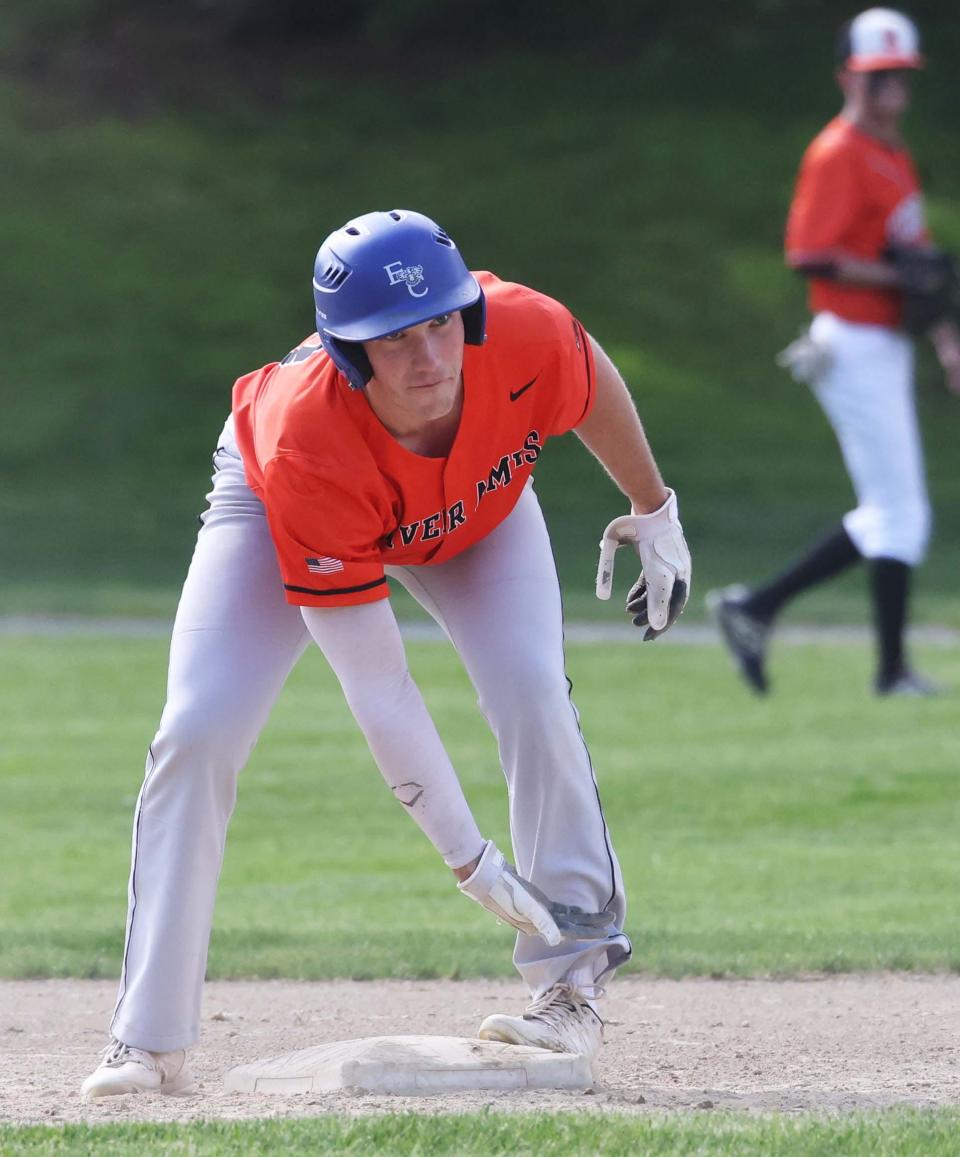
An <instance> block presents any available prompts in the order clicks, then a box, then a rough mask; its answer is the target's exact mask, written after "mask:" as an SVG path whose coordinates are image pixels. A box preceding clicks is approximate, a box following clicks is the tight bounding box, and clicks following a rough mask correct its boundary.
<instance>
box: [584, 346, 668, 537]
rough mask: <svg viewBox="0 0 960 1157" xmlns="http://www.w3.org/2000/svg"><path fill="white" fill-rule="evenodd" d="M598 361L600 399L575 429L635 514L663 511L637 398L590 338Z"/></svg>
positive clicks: (662, 490)
mask: <svg viewBox="0 0 960 1157" xmlns="http://www.w3.org/2000/svg"><path fill="white" fill-rule="evenodd" d="M590 342H591V345H592V347H593V354H594V361H595V365H596V391H597V392H596V399H595V401H594V405H593V409H592V410H591V411H590V414H589V416H588V417H587V418H585V419H584V421H582V422H581V423H580V425H579V426H577V427H576V430H575V431H574V432H575V433H576V435H577V437H578V438H579V439H580V441H581V442H582V443H583V444H584V446H586V447H587V449H588V450H589V451H590V452H591V453H592V454H593V455H594V457H596V458H597V459H598V460H599V462H600V463H601V465H602V466H603V467H604V469H605V470H606V471H607V473H608V474H609V475H610V477H611V478H612V479H613V481H614V482H615V483H616V484H617V486H619V488H620V489H621V490H622V491H623V493H624V494H625V495H626V496H627V498H629V499H630V505H631V507H632V509H633V512H634V513H635V514H647V513H649V512H650V511H652V510H657V509H659V508H660V507H661V506H662V505H663V504H664V502H665V501H666V500H667V490H666V487H665V486H664V485H663V479H662V478H661V477H660V471H659V470H658V469H657V464H656V462H655V461H654V457H653V453H652V452H651V450H650V445H649V443H648V442H647V437H646V434H645V433H644V431H643V425H642V424H641V422H640V418H639V416H638V414H637V408H636V406H635V405H634V402H633V398H632V397H631V396H630V392H629V390H628V389H627V387H626V385H625V384H624V381H623V378H622V377H621V376H620V373H619V371H618V370H617V368H616V366H615V365H614V364H613V362H612V361H611V360H610V359H609V358H608V357H607V355H606V354H605V353H604V351H603V350H602V349H601V347H600V345H599V344H598V343H597V342H596V341H595V340H594V339H593V338H590Z"/></svg>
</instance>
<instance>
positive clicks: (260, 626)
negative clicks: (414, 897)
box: [112, 421, 630, 1052]
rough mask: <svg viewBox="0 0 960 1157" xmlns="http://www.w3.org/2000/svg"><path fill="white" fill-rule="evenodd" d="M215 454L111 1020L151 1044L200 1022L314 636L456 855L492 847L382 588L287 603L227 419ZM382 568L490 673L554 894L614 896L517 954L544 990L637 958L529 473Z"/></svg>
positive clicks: (518, 797)
mask: <svg viewBox="0 0 960 1157" xmlns="http://www.w3.org/2000/svg"><path fill="white" fill-rule="evenodd" d="M215 464H216V466H217V471H216V473H215V475H214V484H213V490H212V492H211V494H210V495H209V500H210V506H209V509H208V510H207V511H206V513H205V514H204V516H203V525H202V527H201V530H200V533H199V536H198V539H197V546H196V551H195V553H194V557H193V561H192V563H191V565H190V570H189V573H188V576H187V580H186V583H185V585H184V588H183V594H182V596H181V600H180V605H179V609H178V612H177V617H176V622H175V624H174V629H173V636H172V639H171V647H170V666H169V674H168V686H167V703H166V706H165V708H164V711H163V715H162V718H161V721H160V728H159V730H158V732H157V734H156V737H155V738H154V741H153V743H152V744H151V746H150V753H149V756H148V759H147V767H146V777H145V779H144V783H143V787H142V790H141V792H140V798H139V800H138V803H137V809H136V814H135V819H134V832H133V855H132V864H131V872H130V883H129V907H128V914H127V930H126V939H125V946H124V960H123V974H122V977H121V982H120V991H119V996H118V1001H117V1007H116V1011H115V1013H114V1017H113V1022H112V1031H113V1034H114V1035H115V1036H116V1037H117V1038H118V1039H119V1040H122V1041H124V1042H125V1043H126V1044H128V1045H130V1046H131V1047H136V1048H142V1049H149V1050H151V1051H157V1052H159V1051H169V1050H172V1049H177V1048H185V1047H188V1046H189V1045H192V1044H193V1043H195V1041H196V1040H197V1039H198V1037H199V1030H200V1001H201V993H202V988H203V981H204V974H205V969H206V959H207V946H208V941H209V937H210V928H211V923H212V919H213V910H214V901H215V896H216V888H217V880H218V876H219V873H220V866H221V862H222V858H223V851H224V844H225V841H226V833H227V825H228V823H229V820H230V815H231V813H232V811H233V807H234V803H235V799H236V785H237V778H238V776H239V773H240V771H241V769H242V768H243V766H244V764H245V763H246V761H247V759H248V757H249V755H250V752H251V750H252V748H253V746H254V744H255V743H256V741H257V738H258V736H259V734H260V731H261V729H262V728H263V726H264V724H265V723H266V720H267V717H268V715H269V713H270V709H271V707H272V705H273V703H274V701H275V699H276V698H277V695H278V694H279V692H280V690H281V688H282V686H283V684H284V681H285V680H286V678H287V675H288V674H289V673H290V671H291V670H292V668H293V666H294V665H295V663H296V662H297V660H298V659H299V657H300V655H301V654H302V653H303V651H304V649H305V648H306V646H307V645H308V643H309V641H310V638H311V635H313V637H314V638H315V639H316V640H317V642H318V643H319V644H320V646H321V649H322V650H323V651H324V654H325V655H326V658H327V659H328V661H329V662H330V664H331V666H332V667H333V669H334V671H335V673H336V674H337V676H338V678H339V680H340V682H341V685H342V687H343V690H344V693H345V696H346V699H347V701H348V703H349V704H350V707H351V709H352V710H353V713H354V715H355V716H356V718H357V720H358V722H359V724H360V726H361V728H362V730H363V732H364V735H365V736H366V739H367V741H368V744H369V746H370V748H371V751H372V753H373V754H374V756H375V758H376V759H377V762H378V765H379V766H380V769H381V772H382V773H383V775H384V778H385V779H386V780H387V782H388V783H389V784H390V786H391V787H392V788H394V790H396V789H397V788H398V787H399V786H400V785H402V784H403V783H405V782H407V781H408V780H409V779H410V776H411V774H415V775H416V776H417V778H418V781H419V782H420V783H422V784H423V786H424V792H423V797H422V798H421V799H419V800H418V802H417V807H416V809H415V810H414V811H412V813H411V814H412V815H413V818H414V819H415V820H416V822H418V823H419V824H420V826H421V827H422V828H423V830H424V831H425V832H426V834H427V835H428V836H429V837H430V838H431V840H432V841H433V843H434V845H435V846H436V847H437V850H438V851H439V852H440V854H441V856H443V858H444V859H445V861H446V862H447V863H448V864H450V865H451V866H460V865H462V864H464V863H467V862H469V860H470V859H472V857H473V856H474V855H476V854H478V853H479V851H480V849H481V847H482V841H481V838H480V834H479V832H478V831H477V828H476V825H475V823H474V822H473V818H472V816H471V815H470V813H469V810H468V809H467V807H466V802H465V801H464V800H463V797H462V793H461V792H460V788H459V783H458V782H457V781H456V777H455V775H454V774H453V770H452V768H451V767H450V764H449V759H448V758H447V756H446V752H445V751H443V748H442V745H441V743H440V740H439V737H438V736H437V734H436V731H435V729H434V728H433V725H432V721H430V719H429V716H428V715H427V714H426V709H425V707H424V706H423V702H422V699H421V698H420V695H419V691H418V690H417V688H416V686H415V684H414V683H413V680H412V678H411V677H410V674H409V672H408V670H407V667H406V660H405V657H404V654H403V646H402V643H401V641H400V636H399V632H398V630H397V627H396V621H395V619H394V618H393V612H392V610H391V608H390V604H389V602H388V601H387V600H383V601H381V602H380V603H376V604H368V605H367V606H363V607H350V608H331V609H328V610H319V611H318V610H313V609H305V610H303V611H301V608H299V607H295V606H291V605H289V604H288V603H287V602H286V601H285V599H284V593H283V586H282V583H281V578H280V573H279V568H278V565H277V561H276V556H275V553H274V550H273V544H272V542H271V539H270V535H269V532H268V529H267V522H266V517H265V513H264V509H263V505H262V503H261V502H260V501H259V499H258V498H257V497H256V496H255V495H254V494H253V493H252V491H251V490H250V489H249V487H248V486H247V484H246V480H245V477H244V473H243V466H242V463H241V461H240V458H239V455H238V453H237V450H236V446H235V444H234V442H233V435H232V423H231V422H229V421H228V423H227V426H226V427H225V429H224V434H223V436H222V438H221V440H220V444H219V447H218V451H217V455H216V457H215ZM388 573H389V574H390V575H391V576H392V577H393V578H395V579H396V580H398V581H399V582H401V583H402V584H403V585H405V586H406V587H407V588H408V589H409V590H410V591H411V593H412V594H413V595H414V597H415V598H417V599H418V600H419V601H420V602H421V603H422V604H423V605H424V607H426V609H427V610H428V611H429V612H430V614H431V615H433V617H434V618H435V619H436V620H437V621H438V622H439V623H440V624H441V625H442V626H443V628H444V630H445V631H446V633H447V634H448V636H449V637H450V639H451V640H452V642H453V644H454V646H455V647H456V649H457V651H458V653H459V655H460V658H461V660H462V661H463V664H464V666H465V668H466V670H467V673H468V675H469V677H470V679H471V681H472V682H473V685H474V687H475V689H476V691H477V695H478V699H479V703H480V706H481V709H482V710H483V712H484V714H485V716H486V717H487V719H488V721H489V723H490V726H491V728H492V730H493V732H494V735H495V736H496V738H497V741H498V745H499V752H500V759H501V763H502V766H503V771H504V773H505V775H506V780H507V788H508V793H509V802H510V830H511V835H512V840H513V852H514V857H515V861H516V864H517V868H518V870H519V871H520V873H521V874H522V875H523V876H526V877H527V878H529V879H530V880H532V881H533V882H534V883H535V884H536V885H537V886H538V887H540V888H541V889H542V890H543V891H545V892H546V893H547V894H548V895H549V896H550V897H551V898H553V899H556V900H559V901H561V902H564V903H568V904H579V905H580V906H581V907H582V908H584V909H585V910H588V911H599V910H604V909H607V910H609V911H610V912H611V913H612V914H613V919H612V921H611V927H610V931H609V935H608V937H607V939H605V940H602V941H593V942H589V941H583V942H579V943H575V944H561V945H559V946H557V947H556V948H549V947H548V946H547V945H546V944H545V943H544V942H543V941H542V940H541V939H540V938H539V937H530V936H523V935H519V936H518V937H517V941H516V949H515V953H514V961H515V963H516V966H517V968H518V969H519V971H520V973H521V975H522V976H523V978H524V980H525V981H526V983H527V985H528V986H529V988H530V990H531V992H532V993H534V994H535V995H536V994H538V993H540V992H542V991H544V990H545V989H547V988H549V987H550V986H551V985H552V984H554V983H556V982H557V981H558V980H561V979H568V980H570V981H571V982H573V983H574V984H576V985H577V986H578V987H579V988H581V989H582V990H583V991H584V992H585V994H586V995H587V996H595V995H599V992H600V989H601V981H602V979H604V978H608V977H609V976H610V975H612V972H613V970H614V969H615V968H617V967H618V966H619V965H620V964H622V963H624V962H625V961H626V960H627V959H628V958H629V956H630V942H629V940H628V939H627V937H626V936H625V935H624V934H623V932H622V929H623V921H624V917H625V902H624V893H623V881H622V877H621V874H620V868H619V865H618V863H617V859H616V856H615V854H614V852H613V848H612V846H611V843H610V835H609V832H608V830H607V826H606V822H605V820H604V816H603V812H602V810H601V806H600V799H599V794H598V791H597V785H596V780H595V778H594V774H593V768H592V766H591V763H590V757H589V754H588V752H587V749H586V746H585V744H584V742H583V738H582V736H581V734H580V728H579V723H578V717H577V713H576V710H575V708H574V706H573V703H572V701H571V699H570V696H569V685H568V682H567V679H566V675H565V672H564V659H563V635H562V614H561V605H560V592H559V586H558V582H557V575H556V568H555V565H554V561H553V555H552V551H551V548H550V543H549V539H548V537H547V531H546V527H545V525H544V522H543V517H542V514H541V512H540V507H539V504H538V502H537V499H536V496H535V494H534V492H533V489H532V488H531V487H528V488H527V489H526V490H525V491H524V493H523V495H522V497H521V499H520V501H519V502H518V504H517V506H516V508H515V509H514V511H513V512H512V513H511V515H510V516H509V518H507V519H506V520H505V521H504V522H503V523H502V524H501V525H500V526H499V527H497V528H496V529H495V530H494V531H493V532H492V533H491V534H490V535H488V536H487V537H486V538H485V539H483V540H482V541H481V542H479V543H477V544H476V545H475V546H474V547H472V548H471V549H469V550H468V551H465V552H464V553H463V554H461V555H458V556H457V557H456V558H454V559H451V560H450V561H449V562H447V563H442V564H440V565H437V566H432V567H407V568H393V569H391V570H389V571H388ZM399 822H402V821H401V820H400V819H399V818H398V823H399ZM450 887H451V890H453V888H454V883H453V879H452V877H451V881H450ZM456 900H457V902H459V903H464V904H466V903H469V901H467V900H466V899H464V898H460V897H457V898H456ZM491 919H492V917H491Z"/></svg>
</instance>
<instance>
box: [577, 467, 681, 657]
mask: <svg viewBox="0 0 960 1157" xmlns="http://www.w3.org/2000/svg"><path fill="white" fill-rule="evenodd" d="M624 543H630V544H631V545H632V546H633V548H634V550H636V552H637V554H638V555H639V556H640V562H641V564H642V567H643V569H642V571H641V572H640V578H639V579H638V580H637V581H636V582H635V583H634V584H633V586H632V587H631V588H630V593H629V594H628V595H627V614H628V615H632V616H633V624H634V626H635V627H646V628H647V629H646V631H645V633H644V636H643V641H644V642H645V643H648V642H650V640H651V639H657V638H659V637H660V635H662V634H663V632H664V631H666V630H668V629H669V628H670V627H671V626H672V625H673V624H674V623H675V622H676V621H677V619H678V618H679V616H680V612H681V611H682V610H683V608H684V607H685V606H686V603H687V599H688V598H689V597H690V551H689V549H688V547H687V543H686V540H685V539H684V537H683V527H682V526H681V525H680V520H679V518H678V517H677V496H676V494H674V492H673V491H672V490H671V491H669V497H668V498H667V501H666V502H665V503H664V504H663V506H661V507H660V509H659V510H655V511H653V513H652V514H625V515H623V517H622V518H615V519H614V520H613V522H611V523H610V525H609V526H608V527H607V529H606V530H605V531H604V532H603V538H602V539H601V540H600V565H599V567H598V568H597V598H598V599H609V598H610V594H611V592H612V590H613V561H614V558H615V556H616V553H617V548H618V547H620V546H623V544H624Z"/></svg>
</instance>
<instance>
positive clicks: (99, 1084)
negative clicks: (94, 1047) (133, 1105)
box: [80, 1039, 194, 1101]
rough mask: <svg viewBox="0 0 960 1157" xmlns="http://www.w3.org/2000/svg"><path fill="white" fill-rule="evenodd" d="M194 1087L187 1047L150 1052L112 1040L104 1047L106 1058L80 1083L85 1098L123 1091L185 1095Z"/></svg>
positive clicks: (113, 1095) (119, 1094)
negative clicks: (173, 1050) (172, 1050)
mask: <svg viewBox="0 0 960 1157" xmlns="http://www.w3.org/2000/svg"><path fill="white" fill-rule="evenodd" d="M193 1091H194V1080H193V1073H192V1072H191V1071H190V1066H189V1065H188V1064H187V1050H186V1049H177V1050H176V1052H172V1053H150V1052H147V1051H146V1050H145V1049H133V1048H128V1047H127V1045H125V1044H124V1043H123V1042H122V1041H118V1040H116V1039H114V1040H112V1041H111V1042H110V1044H109V1045H107V1047H106V1048H105V1049H104V1050H103V1060H102V1061H101V1062H100V1064H99V1065H98V1066H97V1068H96V1069H94V1071H93V1072H92V1073H91V1074H90V1076H89V1077H87V1079H86V1080H85V1081H84V1082H83V1084H82V1085H81V1086H80V1095H81V1097H83V1099H84V1100H85V1101H90V1100H93V1098H94V1097H116V1096H121V1095H122V1094H124V1093H163V1094H164V1095H169V1096H174V1097H177V1096H180V1097H182V1096H185V1095H186V1094H188V1093H192V1092H193Z"/></svg>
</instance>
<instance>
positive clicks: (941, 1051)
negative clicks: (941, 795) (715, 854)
mask: <svg viewBox="0 0 960 1157" xmlns="http://www.w3.org/2000/svg"><path fill="white" fill-rule="evenodd" d="M114 995H115V985H114V984H113V983H112V982H108V981H81V980H49V981H5V982H2V983H0V1121H3V1122H6V1123H14V1124H27V1123H62V1122H67V1121H87V1122H89V1123H91V1124H93V1123H97V1122H108V1121H124V1120H131V1121H133V1120H149V1121H188V1120H195V1119H199V1118H206V1119H210V1118H244V1117H288V1116H289V1117H293V1116H315V1115H319V1114H323V1113H325V1112H330V1111H336V1112H341V1113H351V1114H360V1113H385V1112H397V1111H401V1110H415V1111H419V1112H425V1113H436V1112H456V1111H458V1110H469V1109H473V1110H476V1109H480V1108H483V1107H485V1106H490V1107H492V1108H493V1109H495V1110H498V1111H504V1112H511V1111H520V1110H544V1111H556V1110H573V1111H576V1110H586V1109H595V1110H596V1109H607V1110H610V1111H618V1112H646V1111H649V1110H651V1109H672V1110H709V1109H744V1110H762V1111H779V1112H788V1113H789V1112H799V1111H802V1110H811V1109H818V1110H824V1111H839V1112H844V1111H849V1110H855V1109H870V1108H884V1107H887V1106H891V1105H915V1106H933V1105H948V1104H956V1103H957V1102H958V1101H960V1051H958V1040H960V977H955V976H917V975H900V974H894V975H869V976H830V977H812V978H805V979H800V980H788V981H774V980H748V981H742V980H738V981H726V980H702V979H697V980H682V981H673V980H651V979H645V978H643V977H625V978H623V979H622V980H620V981H618V982H617V983H616V984H615V985H614V986H613V987H612V989H611V995H610V997H609V999H608V1000H606V1001H605V1006H604V1010H603V1011H604V1012H605V1015H606V1017H607V1029H606V1044H605V1046H604V1048H603V1050H602V1052H601V1055H600V1058H599V1061H598V1063H597V1068H596V1072H597V1085H596V1088H595V1090H594V1091H593V1092H592V1093H587V1094H583V1093H577V1094H569V1093H559V1092H558V1093H553V1092H511V1093H497V1094H491V1093H489V1092H486V1093H467V1094H463V1093H459V1094H455V1095H444V1096H431V1097H423V1098H405V1097H384V1096H369V1095H352V1094H343V1093H341V1094H329V1095H323V1094H307V1095H299V1096H290V1097H275V1096H263V1095H259V1096H256V1095H242V1094H228V1093H225V1092H224V1091H223V1085H222V1081H221V1077H222V1075H223V1073H224V1072H225V1071H226V1070H227V1069H228V1068H230V1067H232V1066H233V1065H235V1064H239V1063H241V1062H243V1061H249V1060H254V1059H256V1058H258V1057H267V1056H273V1055H276V1054H279V1053H285V1052H292V1051H294V1050H297V1049H302V1048H307V1047H309V1046H311V1045H317V1044H323V1043H326V1042H330V1041H335V1040H344V1039H348V1038H351V1037H357V1036H381V1035H395V1034H405V1033H425V1034H450V1035H455V1036H472V1035H473V1034H474V1033H475V1031H476V1027H477V1025H478V1024H479V1022H480V1020H481V1019H482V1018H483V1017H484V1016H486V1015H487V1014H488V1013H490V1012H493V1011H495V1010H504V1011H508V1012H512V1011H519V1010H520V1009H521V1008H522V1005H523V1003H524V993H523V990H522V988H521V986H520V984H519V983H518V982H508V981H485V980H481V981H476V980H471V981H429V980H428V981H332V982H323V983H301V982H296V981H216V982H212V983H210V984H208V985H207V988H206V993H205V1000H204V1010H203V1037H202V1040H201V1042H200V1044H199V1046H198V1047H197V1049H196V1050H195V1052H194V1058H193V1063H194V1068H195V1071H196V1073H197V1076H198V1078H199V1087H200V1091H199V1093H198V1094H197V1095H195V1096H192V1097H188V1098H179V1097H159V1096H157V1097H146V1096H141V1097H118V1098H109V1099H107V1100H104V1101H100V1102H94V1103H92V1104H90V1105H83V1104H82V1103H81V1101H80V1098H79V1095H78V1089H79V1086H80V1082H81V1081H82V1080H83V1078H84V1077H85V1076H86V1075H87V1073H88V1072H89V1071H90V1070H91V1069H92V1068H93V1066H94V1065H95V1063H96V1061H97V1051H98V1049H100V1048H101V1047H102V1046H103V1045H104V1044H105V1043H106V1032H105V1025H106V1022H107V1018H108V1016H109V1013H110V1010H111V1008H112V1004H113V999H114Z"/></svg>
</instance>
